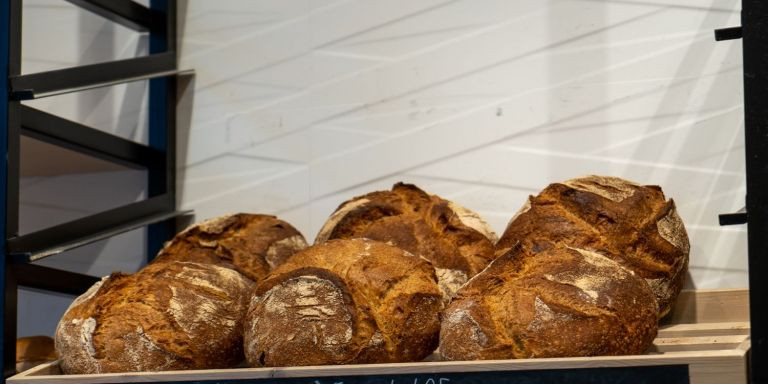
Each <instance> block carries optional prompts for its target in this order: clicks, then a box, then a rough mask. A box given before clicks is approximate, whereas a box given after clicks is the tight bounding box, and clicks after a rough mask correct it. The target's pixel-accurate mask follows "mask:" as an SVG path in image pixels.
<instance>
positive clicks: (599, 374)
mask: <svg viewBox="0 0 768 384" xmlns="http://www.w3.org/2000/svg"><path fill="white" fill-rule="evenodd" d="M267 383H275V384H475V383H477V384H487V383H493V384H559V383H563V384H566V383H567V384H630V383H631V384H662V383H663V384H690V380H689V375H688V366H687V365H661V366H650V367H621V368H581V369H549V370H532V371H487V372H443V373H434V374H429V373H424V374H422V373H419V374H402V375H375V376H363V375H358V376H336V377H309V378H280V379H277V378H273V379H238V380H213V381H199V382H198V381H184V382H173V384H267Z"/></svg>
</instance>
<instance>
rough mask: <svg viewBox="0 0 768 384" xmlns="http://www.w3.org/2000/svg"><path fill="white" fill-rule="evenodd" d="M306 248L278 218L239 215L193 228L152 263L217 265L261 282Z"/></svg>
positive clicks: (291, 227)
mask: <svg viewBox="0 0 768 384" xmlns="http://www.w3.org/2000/svg"><path fill="white" fill-rule="evenodd" d="M306 247H307V242H306V241H305V240H304V236H302V235H301V233H300V232H299V231H298V230H297V229H296V228H294V227H293V226H291V225H290V224H289V223H287V222H285V221H283V220H280V219H278V218H277V217H275V216H270V215H259V214H249V213H237V214H232V215H226V216H221V217H218V218H214V219H210V220H206V221H203V222H200V223H197V224H194V225H192V226H190V227H189V228H187V229H185V230H184V231H182V232H181V233H179V234H178V235H176V236H175V237H174V238H173V239H172V240H171V241H170V242H168V243H167V244H166V245H165V247H163V249H162V250H161V251H160V253H159V254H158V255H157V257H156V258H155V260H153V263H162V262H167V261H191V262H196V263H208V264H217V265H221V266H224V267H228V268H234V269H236V270H237V271H238V272H240V273H242V274H243V275H245V276H246V277H248V278H249V279H251V280H253V281H259V280H261V279H263V278H264V276H266V275H267V273H269V271H270V270H272V269H273V268H275V267H276V266H278V265H280V264H281V263H283V262H284V261H285V260H286V259H288V258H289V257H290V256H291V255H293V254H294V253H296V252H298V251H300V250H302V249H304V248H306Z"/></svg>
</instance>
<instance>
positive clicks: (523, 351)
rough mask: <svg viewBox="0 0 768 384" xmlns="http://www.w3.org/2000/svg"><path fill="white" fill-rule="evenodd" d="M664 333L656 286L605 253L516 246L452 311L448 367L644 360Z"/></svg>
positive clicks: (446, 331) (443, 346) (444, 349)
mask: <svg viewBox="0 0 768 384" xmlns="http://www.w3.org/2000/svg"><path fill="white" fill-rule="evenodd" d="M656 332H657V317H656V301H655V299H654V297H653V293H652V292H651V290H650V289H649V288H648V285H647V284H645V282H643V280H642V279H640V278H638V277H637V276H635V275H634V273H632V272H631V271H629V270H628V269H625V268H623V267H621V266H620V265H619V264H618V263H616V262H614V261H612V260H610V259H608V258H606V257H604V256H602V255H599V254H597V253H593V252H589V251H584V250H578V249H574V248H562V247H557V248H549V249H548V250H546V251H543V252H541V253H539V254H536V255H534V256H531V255H528V254H526V253H525V252H523V251H522V248H521V247H512V248H510V249H509V250H508V251H507V252H506V253H505V254H503V255H501V256H500V257H499V258H497V259H496V260H495V261H494V262H493V263H492V264H491V265H490V266H489V267H488V268H487V269H486V270H484V271H483V272H481V273H480V274H478V275H477V276H475V277H474V278H473V279H472V280H470V282H469V283H467V284H466V285H465V286H464V287H462V288H461V289H460V290H459V292H458V293H457V296H456V298H454V300H453V302H451V304H450V305H449V306H448V308H447V309H446V311H445V315H444V320H443V324H442V328H441V331H440V353H441V355H442V356H443V358H445V359H448V360H478V359H481V360H487V359H510V358H532V357H565V356H596V355H625V354H640V353H643V352H645V351H646V349H647V348H648V347H649V346H650V345H651V343H652V342H653V339H654V338H655V336H656Z"/></svg>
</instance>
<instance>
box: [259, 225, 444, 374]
mask: <svg viewBox="0 0 768 384" xmlns="http://www.w3.org/2000/svg"><path fill="white" fill-rule="evenodd" d="M442 309H443V301H442V297H441V294H440V291H439V288H438V286H437V283H436V277H435V273H434V270H433V269H432V266H431V265H430V264H429V263H428V262H427V261H425V260H424V259H422V258H420V257H416V256H414V255H412V254H410V253H408V252H406V251H403V250H402V249H400V248H397V247H394V246H390V245H387V244H384V243H380V242H377V241H373V240H369V239H350V240H332V241H328V242H327V243H324V244H320V245H315V246H312V247H309V248H307V249H305V250H304V251H301V252H299V253H297V254H295V255H294V256H293V257H291V258H290V259H289V260H288V261H287V262H285V263H284V264H283V265H281V266H279V267H278V268H277V269H275V270H274V271H273V272H272V273H271V274H270V275H269V276H268V277H267V279H265V280H264V281H262V282H261V283H260V284H259V285H258V287H257V288H256V291H255V293H254V296H253V298H252V300H251V304H250V307H249V309H248V314H247V316H246V320H245V355H246V358H247V361H248V364H249V365H250V366H252V367H262V366H293V365H323V364H355V363H384V362H402V361H417V360H421V359H423V358H424V357H426V356H427V355H429V354H430V353H431V352H432V351H433V350H434V349H435V347H436V346H437V340H438V333H439V330H440V319H439V314H440V312H441V311H442Z"/></svg>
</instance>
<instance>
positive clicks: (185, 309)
mask: <svg viewBox="0 0 768 384" xmlns="http://www.w3.org/2000/svg"><path fill="white" fill-rule="evenodd" d="M170 289H171V299H170V301H169V303H168V312H169V313H170V314H171V316H173V318H174V320H175V321H176V323H177V324H178V325H179V326H180V327H181V328H182V329H183V330H184V331H185V332H186V333H188V334H190V335H193V334H195V333H196V330H197V329H198V328H200V327H210V326H211V323H216V324H217V325H220V326H222V327H234V326H235V325H236V324H237V321H236V320H235V319H231V318H228V317H227V315H228V314H229V313H230V312H229V311H227V310H225V309H224V308H231V307H232V304H236V303H233V302H232V300H222V301H217V302H214V301H213V300H212V299H211V298H208V297H206V296H203V295H200V294H198V293H195V292H194V291H190V290H185V291H184V294H185V295H194V296H197V299H196V300H195V302H197V305H190V304H189V303H190V300H189V299H188V298H187V299H186V300H185V299H184V298H183V297H180V296H179V292H178V291H177V289H176V287H174V286H170ZM235 313H239V311H236V312H235ZM221 329H226V328H221ZM210 342H212V343H215V342H216V340H210Z"/></svg>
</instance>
